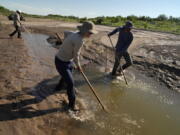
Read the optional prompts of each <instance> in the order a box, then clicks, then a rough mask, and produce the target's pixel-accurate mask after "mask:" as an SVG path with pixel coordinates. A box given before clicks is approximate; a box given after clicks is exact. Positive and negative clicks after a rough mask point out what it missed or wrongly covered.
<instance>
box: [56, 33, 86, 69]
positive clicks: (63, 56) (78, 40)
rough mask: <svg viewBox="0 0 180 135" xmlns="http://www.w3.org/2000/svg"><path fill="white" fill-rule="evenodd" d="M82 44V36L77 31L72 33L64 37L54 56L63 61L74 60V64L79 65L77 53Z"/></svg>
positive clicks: (78, 53)
mask: <svg viewBox="0 0 180 135" xmlns="http://www.w3.org/2000/svg"><path fill="white" fill-rule="evenodd" d="M83 44H84V42H83V38H82V36H81V35H80V34H79V33H72V34H70V35H69V36H67V38H65V40H64V41H63V44H62V45H61V46H60V48H59V51H58V53H57V54H56V57H58V58H59V59H60V60H62V61H65V62H68V61H73V60H74V62H75V64H76V66H80V63H79V55H80V51H81V47H82V46H83Z"/></svg>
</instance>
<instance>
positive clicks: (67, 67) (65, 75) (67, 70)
mask: <svg viewBox="0 0 180 135" xmlns="http://www.w3.org/2000/svg"><path fill="white" fill-rule="evenodd" d="M55 65H56V69H57V71H58V72H59V74H60V75H61V76H62V77H61V80H60V81H59V84H58V86H59V87H61V86H62V85H63V84H64V83H66V84H67V87H66V88H67V95H68V100H69V107H71V108H74V106H75V99H76V95H75V90H74V79H73V75H72V69H73V63H72V62H71V61H69V62H64V61H62V60H60V59H59V58H57V57H55Z"/></svg>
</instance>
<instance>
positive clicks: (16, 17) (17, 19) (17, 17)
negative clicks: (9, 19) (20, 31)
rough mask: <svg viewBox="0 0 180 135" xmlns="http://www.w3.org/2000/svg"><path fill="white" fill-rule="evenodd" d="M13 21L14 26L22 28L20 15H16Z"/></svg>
mask: <svg viewBox="0 0 180 135" xmlns="http://www.w3.org/2000/svg"><path fill="white" fill-rule="evenodd" d="M13 21H14V26H15V27H16V26H19V27H20V26H21V24H20V21H21V20H20V15H19V14H18V13H14V17H13Z"/></svg>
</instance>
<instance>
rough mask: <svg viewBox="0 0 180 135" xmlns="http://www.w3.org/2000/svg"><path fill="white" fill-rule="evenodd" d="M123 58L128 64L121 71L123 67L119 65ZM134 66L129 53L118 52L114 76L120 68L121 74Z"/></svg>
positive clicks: (113, 71)
mask: <svg viewBox="0 0 180 135" xmlns="http://www.w3.org/2000/svg"><path fill="white" fill-rule="evenodd" d="M122 56H123V57H124V59H125V61H126V64H124V65H123V66H122V69H121V67H119V64H120V60H121V58H122ZM132 64H133V62H132V59H131V56H130V55H129V53H128V52H116V54H115V63H114V67H113V70H112V75H115V74H116V71H117V69H118V67H119V69H118V71H119V72H121V70H124V69H126V68H127V67H129V66H131V65H132Z"/></svg>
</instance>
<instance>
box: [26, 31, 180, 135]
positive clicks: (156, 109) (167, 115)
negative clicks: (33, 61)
mask: <svg viewBox="0 0 180 135" xmlns="http://www.w3.org/2000/svg"><path fill="white" fill-rule="evenodd" d="M24 37H25V41H26V42H27V43H28V44H31V45H29V48H30V50H32V53H33V55H34V56H35V58H38V59H40V60H41V59H42V58H43V60H45V61H46V60H47V61H50V64H52V63H53V62H54V60H53V59H54V54H55V52H56V50H55V49H54V48H52V47H51V46H50V45H49V44H48V43H47V41H46V38H47V36H46V35H41V34H32V35H31V36H28V35H26V34H25V35H24ZM44 58H45V59H44ZM51 60H52V61H51ZM47 61H46V62H47ZM51 70H55V68H54V69H52V68H51ZM85 73H86V75H87V76H88V78H89V79H90V82H91V83H92V85H93V86H94V88H95V89H96V91H97V93H98V95H99V96H100V97H101V99H102V101H103V103H104V104H105V105H106V106H107V108H108V110H109V112H110V113H108V114H107V113H104V112H103V111H102V110H101V108H100V106H99V105H98V104H97V101H96V99H95V98H94V96H93V94H92V92H91V91H90V89H89V87H88V86H87V84H86V83H85V81H84V80H83V78H82V76H80V75H79V74H76V75H75V77H74V78H76V87H77V88H78V89H79V90H80V91H81V93H82V95H83V98H84V101H85V104H88V106H89V110H91V111H92V112H93V113H94V117H95V118H94V120H87V121H79V120H74V119H72V121H71V122H67V123H68V124H67V125H66V126H67V127H68V128H67V130H68V132H67V133H68V135H72V134H73V135H179V134H180V128H179V125H180V117H179V114H180V95H179V93H176V92H173V91H170V90H168V89H167V88H166V87H164V86H160V85H159V84H158V83H157V82H156V81H154V80H151V78H147V77H145V76H144V75H139V74H138V73H137V71H134V72H132V71H130V73H127V75H128V78H129V79H128V81H129V82H130V84H129V85H128V86H126V84H125V82H124V81H123V80H112V79H111V78H109V77H108V76H107V75H106V74H105V73H102V72H99V71H98V70H96V69H95V68H94V67H93V66H92V67H88V68H87V69H86V70H85ZM130 75H133V77H135V78H134V79H132V78H133V77H131V76H130ZM129 76H130V77H129ZM87 115H88V114H87ZM87 117H88V116H87ZM64 124H66V123H64Z"/></svg>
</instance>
